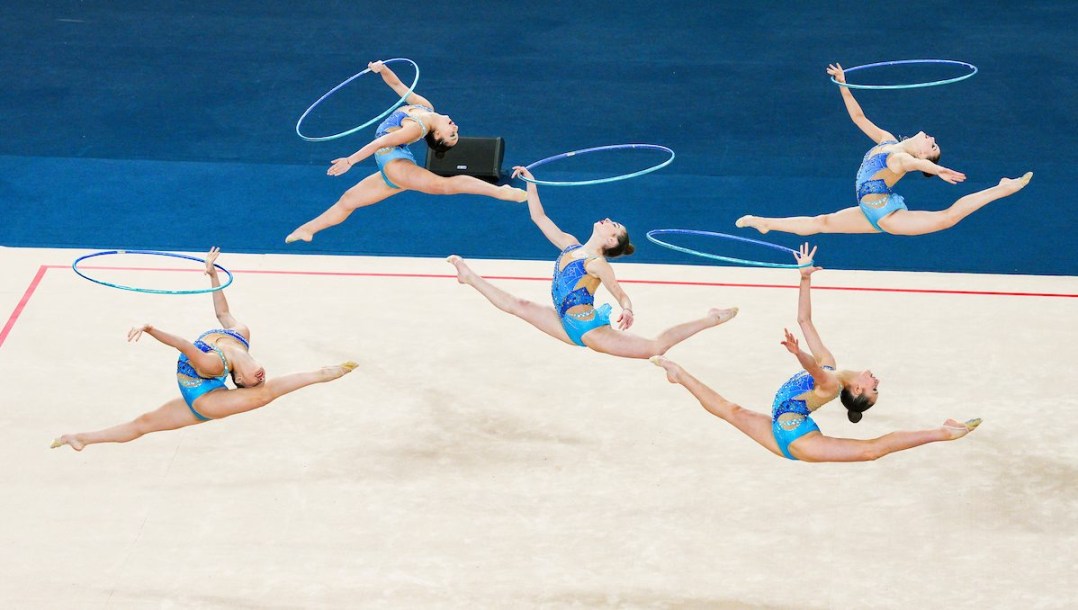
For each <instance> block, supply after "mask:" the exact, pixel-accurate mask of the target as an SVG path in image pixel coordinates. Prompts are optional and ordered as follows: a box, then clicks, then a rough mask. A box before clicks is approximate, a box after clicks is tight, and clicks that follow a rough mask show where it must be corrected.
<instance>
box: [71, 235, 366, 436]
mask: <svg viewBox="0 0 1078 610" xmlns="http://www.w3.org/2000/svg"><path fill="white" fill-rule="evenodd" d="M219 252H220V251H219V250H218V249H217V248H213V249H211V250H210V252H209V255H208V256H207V257H206V274H207V275H209V276H210V284H211V285H212V286H213V287H215V288H216V287H218V286H220V285H221V284H220V279H219V278H218V276H217V268H216V267H215V266H214V261H215V260H216V259H217V255H218V254H219ZM213 309H214V311H215V312H216V314H217V320H218V321H219V322H220V323H221V328H216V329H213V330H208V331H206V332H204V333H202V334H201V335H199V337H198V339H196V340H195V341H194V342H191V341H187V340H186V339H182V338H180V337H177V336H175V335H172V334H169V333H166V332H164V331H162V330H160V329H157V328H155V327H154V326H153V325H150V324H143V325H141V326H136V327H134V328H132V329H131V330H130V331H129V332H128V333H127V340H128V341H138V340H139V337H141V336H142V335H143V334H148V335H150V336H151V337H153V338H154V339H157V340H158V341H160V342H161V343H164V344H165V345H168V346H170V347H174V348H176V349H177V350H178V351H179V352H180V358H179V361H178V362H177V365H176V379H177V381H178V383H179V386H180V395H181V396H182V398H175V399H173V400H170V401H168V402H166V403H165V404H164V405H162V406H161V407H159V408H157V409H156V410H154V411H150V412H148V413H143V414H142V415H140V416H138V417H136V418H135V419H133V420H131V421H129V422H127V423H123V424H119V425H117V426H112V427H111V428H105V429H104V430H97V431H94V432H80V433H77V434H64V435H63V436H61V437H60V438H58V439H56V440H54V441H53V443H52V447H53V448H54V449H55V448H57V447H62V446H64V445H70V446H71V448H72V449H74V450H75V451H82V449H83V447H85V446H86V445H92V444H95V443H126V442H128V441H133V440H135V439H137V438H139V437H141V436H143V435H144V434H149V433H150V432H161V431H164V430H176V429H178V428H184V427H186V426H193V425H195V424H201V423H203V422H207V421H210V420H212V419H222V418H225V417H228V416H230V415H236V414H237V413H244V412H246V411H251V410H254V409H258V408H260V407H264V406H266V405H267V404H269V403H271V402H273V401H274V400H275V399H277V398H280V397H281V396H284V395H285V394H288V393H290V392H294V391H296V390H298V389H300V388H303V387H306V386H309V385H311V384H315V383H324V382H326V381H333V380H334V379H338V378H340V377H342V376H344V375H346V374H348V373H350V372H351V371H352V370H353V369H355V368H356V366H358V365H357V364H356V363H355V362H345V363H343V364H339V365H336V366H327V367H323V368H321V369H319V370H317V371H311V372H307V373H293V374H291V375H284V376H281V377H275V378H272V379H266V371H265V369H263V368H262V367H261V366H260V365H259V364H258V362H257V361H255V359H254V358H252V357H251V355H250V353H248V348H249V347H250V340H251V331H250V329H248V328H247V326H246V325H244V324H241V323H240V322H238V321H237V320H236V318H234V317H233V316H232V313H231V312H230V311H229V309H228V301H226V300H225V295H224V293H223V292H222V291H221V290H217V291H215V292H214V293H213ZM230 375H231V377H232V382H233V383H235V384H236V388H235V389H229V388H228V387H226V386H225V380H226V379H227V378H228V377H229V376H230Z"/></svg>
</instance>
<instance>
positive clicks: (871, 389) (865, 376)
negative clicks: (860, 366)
mask: <svg viewBox="0 0 1078 610" xmlns="http://www.w3.org/2000/svg"><path fill="white" fill-rule="evenodd" d="M879 387H880V380H879V379H876V376H875V375H873V374H872V371H861V372H860V373H858V374H857V377H856V378H855V379H854V382H853V388H851V389H852V390H853V391H854V394H856V395H858V396H860V395H864V396H865V397H866V398H868V399H869V400H871V401H872V404H876V397H877V396H879V394H880V391H879ZM858 390H860V391H858Z"/></svg>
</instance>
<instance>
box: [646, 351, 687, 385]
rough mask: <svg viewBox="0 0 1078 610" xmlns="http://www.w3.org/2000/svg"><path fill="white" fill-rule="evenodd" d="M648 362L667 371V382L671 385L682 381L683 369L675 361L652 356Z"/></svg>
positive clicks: (664, 357)
mask: <svg viewBox="0 0 1078 610" xmlns="http://www.w3.org/2000/svg"><path fill="white" fill-rule="evenodd" d="M648 360H650V361H651V363H652V364H654V365H655V366H658V367H662V368H664V369H666V380H667V381H669V382H670V383H679V382H680V381H681V367H680V366H679V365H678V364H677V363H676V362H674V361H673V360H668V359H667V358H666V356H652V357H651V358H648Z"/></svg>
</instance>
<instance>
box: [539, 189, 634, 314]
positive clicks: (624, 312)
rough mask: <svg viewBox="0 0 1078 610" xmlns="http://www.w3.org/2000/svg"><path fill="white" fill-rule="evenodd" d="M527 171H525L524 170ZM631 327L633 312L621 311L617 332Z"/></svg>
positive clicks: (628, 310)
mask: <svg viewBox="0 0 1078 610" xmlns="http://www.w3.org/2000/svg"><path fill="white" fill-rule="evenodd" d="M525 171H527V170H525ZM632 325H633V310H631V309H622V310H621V315H620V316H618V330H628V328H629V327H630V326H632Z"/></svg>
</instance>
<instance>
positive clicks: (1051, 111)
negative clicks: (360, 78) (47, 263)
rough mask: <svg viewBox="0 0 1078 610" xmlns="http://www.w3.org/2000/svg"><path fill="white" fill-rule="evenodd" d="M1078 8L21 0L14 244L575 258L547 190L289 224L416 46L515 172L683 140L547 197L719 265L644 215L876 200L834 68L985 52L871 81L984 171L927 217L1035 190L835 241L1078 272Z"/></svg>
mask: <svg viewBox="0 0 1078 610" xmlns="http://www.w3.org/2000/svg"><path fill="white" fill-rule="evenodd" d="M1075 23H1078V3H1075V2H1073V1H1060V2H1006V3H1002V2H1001V3H992V2H961V1H960V2H951V3H947V4H946V5H943V4H940V3H938V2H923V1H912V2H905V3H902V4H900V5H892V6H890V8H888V9H887V11H886V13H884V11H883V9H882V8H872V6H871V5H866V4H864V3H862V2H826V3H824V2H804V3H796V4H795V3H786V2H758V3H742V2H708V3H700V2H678V1H673V2H664V3H653V2H641V1H639V0H626V1H625V2H621V3H611V2H595V1H588V0H575V1H573V2H562V1H549V2H544V3H535V2H516V1H507V2H439V3H429V4H425V3H407V4H399V3H389V2H378V3H371V2H363V1H360V2H313V3H308V4H307V5H299V4H298V3H291V2H288V3H285V2H273V1H263V2H250V1H232V2H228V1H224V2H206V1H203V0H194V1H186V2H169V1H164V2H154V3H143V2H122V1H114V2H76V1H73V0H69V1H54V2H43V1H38V2H33V1H31V2H19V3H15V5H14V6H6V7H5V9H4V11H3V14H2V15H0V79H2V82H3V87H0V119H2V120H0V133H2V136H0V245H4V246H62V247H90V248H98V247H100V248H152V249H163V250H179V249H182V250H203V249H206V248H207V247H208V246H209V245H211V244H219V245H221V246H222V248H224V249H225V250H226V251H238V252H287V253H335V254H340V253H345V254H367V255H369V254H376V255H405V256H444V255H446V254H449V253H452V252H456V253H459V254H462V255H465V256H472V257H492V258H525V259H552V258H553V256H554V254H555V252H554V250H553V248H552V247H551V246H550V245H549V243H548V242H546V240H545V239H544V238H543V237H542V236H541V235H540V234H539V232H538V231H537V230H536V229H535V228H534V226H533V225H532V224H531V223H530V221H529V220H528V215H527V211H526V209H525V208H524V207H522V206H520V207H518V206H514V205H512V204H506V203H502V202H497V201H493V200H486V199H483V198H478V197H470V196H456V197H432V196H424V195H420V194H415V193H406V194H403V195H399V196H397V197H394V198H392V199H391V200H389V201H387V202H385V203H383V204H379V205H376V206H373V207H369V208H365V209H362V210H360V211H358V212H356V213H355V214H353V216H352V218H351V219H350V220H349V221H348V222H347V223H345V224H343V225H341V226H339V227H336V228H334V229H330V230H327V231H325V232H323V233H321V234H319V235H318V236H317V237H316V239H315V242H314V243H312V244H297V245H291V246H286V245H285V244H284V243H283V237H284V236H285V235H286V234H287V233H288V232H289V231H290V230H291V229H292V228H294V227H295V226H297V225H299V224H300V223H302V222H304V221H306V220H308V219H309V218H310V217H312V216H314V215H316V214H317V213H319V212H321V211H322V210H323V209H325V208H326V207H328V206H329V205H331V204H332V203H333V202H334V201H335V200H336V199H337V198H338V197H339V196H340V194H341V193H342V192H343V191H344V190H345V189H346V188H348V187H349V186H351V185H352V184H354V183H355V181H357V180H358V179H360V178H362V177H363V176H365V175H366V174H368V173H370V172H371V171H373V170H374V163H373V161H367V162H366V163H365V164H364V165H362V166H360V167H358V168H356V169H354V170H353V171H352V172H351V173H349V174H347V175H346V176H345V177H343V178H329V177H327V176H326V175H325V169H326V166H327V162H328V161H329V160H330V159H333V158H335V157H338V156H343V155H345V154H348V153H351V152H353V151H354V150H356V149H358V148H360V147H361V146H362V145H363V144H365V143H366V142H368V141H369V140H370V138H372V137H373V128H372V129H368V130H366V131H364V132H361V133H358V134H356V135H353V136H350V137H348V138H345V139H342V140H337V141H335V142H329V143H309V142H305V141H303V140H301V139H300V138H298V137H297V136H296V135H295V133H294V132H293V128H294V125H295V121H296V119H297V118H298V116H299V114H300V113H302V111H303V110H304V109H305V108H306V107H307V106H308V105H309V104H310V103H311V102H312V101H314V100H315V99H316V98H317V97H318V96H319V95H321V94H322V93H323V92H325V91H326V90H328V89H329V88H330V87H332V86H333V85H334V84H336V83H338V82H340V81H341V80H343V79H344V78H346V77H347V76H349V75H351V74H353V73H355V72H357V71H359V70H360V69H362V68H363V67H364V66H365V64H366V62H367V61H369V60H372V59H377V58H384V57H396V56H405V57H411V58H412V59H414V60H416V61H417V62H418V63H419V65H420V66H421V68H422V78H421V81H420V85H419V88H418V91H420V92H421V93H422V94H424V95H425V96H427V97H428V98H430V99H431V100H432V101H433V102H434V103H435V104H436V106H437V107H438V110H439V111H442V112H446V113H448V114H450V115H451V116H452V117H453V118H454V120H455V121H456V122H457V123H458V124H459V125H460V126H461V134H462V135H476V136H495V135H497V136H502V137H504V138H505V140H506V160H505V166H506V167H509V166H511V165H513V164H518V163H520V164H526V163H529V162H532V161H535V160H537V159H540V158H543V157H546V156H549V155H552V154H555V153H559V152H563V151H567V150H572V149H577V148H585V147H589V146H596V145H603V144H612V143H621V142H653V143H658V144H664V145H667V146H670V147H671V148H673V149H675V150H676V151H677V154H678V156H677V159H676V161H675V162H674V163H673V164H672V165H671V166H669V167H667V168H665V169H664V170H661V171H660V172H657V173H654V174H650V175H648V176H645V177H641V178H637V179H633V180H629V181H624V182H618V183H612V184H607V185H600V186H592V187H579V188H553V187H550V188H544V189H542V190H541V193H542V195H543V200H544V203H545V204H546V207H547V211H548V213H549V214H550V216H551V217H552V218H554V219H555V220H556V221H557V222H558V223H559V224H560V225H561V226H562V228H563V229H565V230H567V231H569V232H570V233H575V234H577V235H578V236H580V237H582V238H584V237H586V236H587V232H588V231H589V230H590V223H591V222H593V221H594V220H595V219H597V218H601V217H604V216H611V217H614V218H616V219H618V220H620V221H622V222H624V223H625V224H626V225H627V226H629V227H630V229H631V230H632V233H633V238H634V241H635V242H636V243H637V245H638V248H639V249H638V252H637V254H636V255H634V256H633V257H631V259H627V261H626V262H629V261H630V260H631V261H635V262H670V263H700V264H709V263H706V261H702V260H699V259H691V258H689V257H686V256H685V255H682V254H679V253H676V252H671V251H667V250H665V249H662V248H659V247H657V246H654V245H653V244H650V243H648V242H647V241H646V240H645V239H644V233H645V232H646V230H648V229H652V228H661V227H663V228H665V227H684V228H696V229H705V230H714V231H728V232H738V233H739V234H742V235H746V236H756V233H755V232H754V231H752V232H750V231H743V232H739V230H737V229H735V228H734V227H733V221H734V220H735V219H736V218H737V217H738V216H740V215H742V214H745V213H754V214H758V215H768V216H780V215H800V214H806V215H807V214H817V213H824V212H829V211H834V210H837V209H839V208H842V207H847V206H850V205H853V203H854V197H853V180H854V174H855V172H856V169H857V165H858V163H859V162H860V159H861V156H862V155H863V154H864V152H865V150H867V148H868V147H869V146H870V145H871V142H870V141H869V140H868V139H867V138H865V137H864V136H863V135H862V134H861V133H860V131H858V130H857V128H856V127H855V126H854V125H853V124H852V123H851V122H850V120H849V119H848V117H847V114H846V112H845V110H844V108H843V105H842V102H841V99H840V97H839V94H838V91H837V90H836V87H835V85H833V84H832V83H831V82H830V80H829V79H828V78H827V77H826V75H825V74H824V69H825V67H826V66H827V64H828V63H829V62H835V61H838V62H842V63H843V65H845V66H847V67H850V66H854V65H859V64H864V63H869V62H875V61H881V60H887V59H904V58H923V57H933V58H934V57H939V58H954V59H962V60H965V61H969V62H971V63H973V64H976V65H977V66H978V67H979V68H980V72H979V73H978V74H977V75H976V76H974V77H973V78H972V79H969V80H966V81H963V82H961V83H957V84H953V85H947V86H942V87H933V88H925V89H912V90H904V91H894V92H882V91H864V92H857V93H856V95H857V97H858V99H859V101H860V102H861V104H862V106H863V107H864V109H865V111H866V113H867V114H868V116H869V117H870V118H871V119H873V120H874V121H875V122H876V123H877V124H879V125H880V126H881V127H884V128H885V129H888V130H890V131H892V132H894V133H896V134H910V135H911V134H913V133H916V132H917V131H918V130H919V129H923V130H925V131H927V132H928V133H930V134H932V135H934V136H936V138H937V140H938V141H939V142H940V144H941V146H942V148H943V150H944V157H943V160H942V163H943V164H944V165H946V166H948V167H952V168H954V169H958V170H960V171H963V172H965V173H966V174H967V176H968V177H969V178H968V180H967V182H966V183H964V184H961V185H957V186H952V185H948V184H946V183H944V182H942V181H940V180H935V179H933V180H925V179H922V178H920V177H919V176H912V175H911V176H909V177H907V178H906V179H904V180H903V181H902V182H901V183H900V185H899V189H898V190H899V192H900V193H901V194H902V195H904V196H905V198H906V201H907V203H908V204H909V205H910V207H911V209H942V208H944V207H947V206H948V205H950V203H951V202H953V201H954V200H955V199H957V198H958V197H960V196H961V195H963V194H966V193H969V192H972V191H974V190H979V189H981V188H986V187H988V186H991V185H993V184H995V183H996V182H997V181H998V180H999V178H1001V177H1003V176H1009V177H1014V176H1018V175H1021V174H1022V173H1023V172H1025V171H1026V170H1033V171H1034V172H1035V174H1036V175H1035V177H1034V179H1033V182H1032V183H1031V185H1030V186H1029V187H1028V188H1027V189H1026V190H1024V191H1023V192H1021V193H1019V194H1018V195H1016V196H1014V197H1012V198H1009V199H1005V200H1002V201H999V202H996V203H993V204H990V205H989V206H988V207H986V208H984V209H983V210H982V211H980V212H978V213H976V214H975V215H973V216H971V217H970V218H968V219H967V220H965V221H964V222H963V223H961V224H960V225H959V226H958V227H956V228H954V229H951V230H949V231H945V232H942V233H938V234H934V235H928V236H922V237H913V238H909V237H906V238H903V237H892V236H886V235H860V236H857V235H854V236H847V235H837V236H820V237H817V238H813V241H814V242H816V243H819V244H820V250H821V254H820V256H819V261H820V262H821V263H822V264H824V265H825V266H828V267H832V268H850V269H899V270H920V271H963V272H984V273H1028V274H1064V275H1078V256H1076V254H1075V245H1076V240H1075V237H1074V229H1075V226H1076V222H1075V221H1076V219H1078V212H1076V211H1075V207H1074V205H1072V192H1073V190H1074V187H1075V185H1076V181H1075V170H1074V168H1075V166H1076V161H1078V146H1076V144H1075V136H1076V135H1078V129H1076V128H1078V113H1076V111H1075V108H1076V107H1078V104H1076V102H1078V96H1076V83H1075V75H1076V64H1078V60H1076V57H1078V43H1076V41H1078V37H1076V36H1075V34H1074V24H1075ZM379 99H383V98H379ZM390 101H392V100H390ZM385 105H388V104H385ZM374 108H375V107H374V106H372V109H374ZM377 109H379V110H380V109H381V108H380V107H379V108H377ZM364 114H373V113H366V112H365V113H364ZM354 118H355V122H357V123H358V122H361V121H362V120H365V119H366V118H367V117H366V116H361V115H360V114H357V115H356V116H355V117H354ZM415 149H416V150H417V153H419V158H420V159H422V156H421V155H422V154H423V153H422V151H421V149H420V148H419V147H415ZM552 178H553V179H557V177H556V176H552ZM571 178H572V176H563V177H562V179H571ZM767 239H769V240H770V241H773V242H776V243H781V244H784V245H790V246H792V245H794V244H796V243H797V241H798V238H797V237H796V236H790V235H781V234H770V235H768V236H767Z"/></svg>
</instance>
